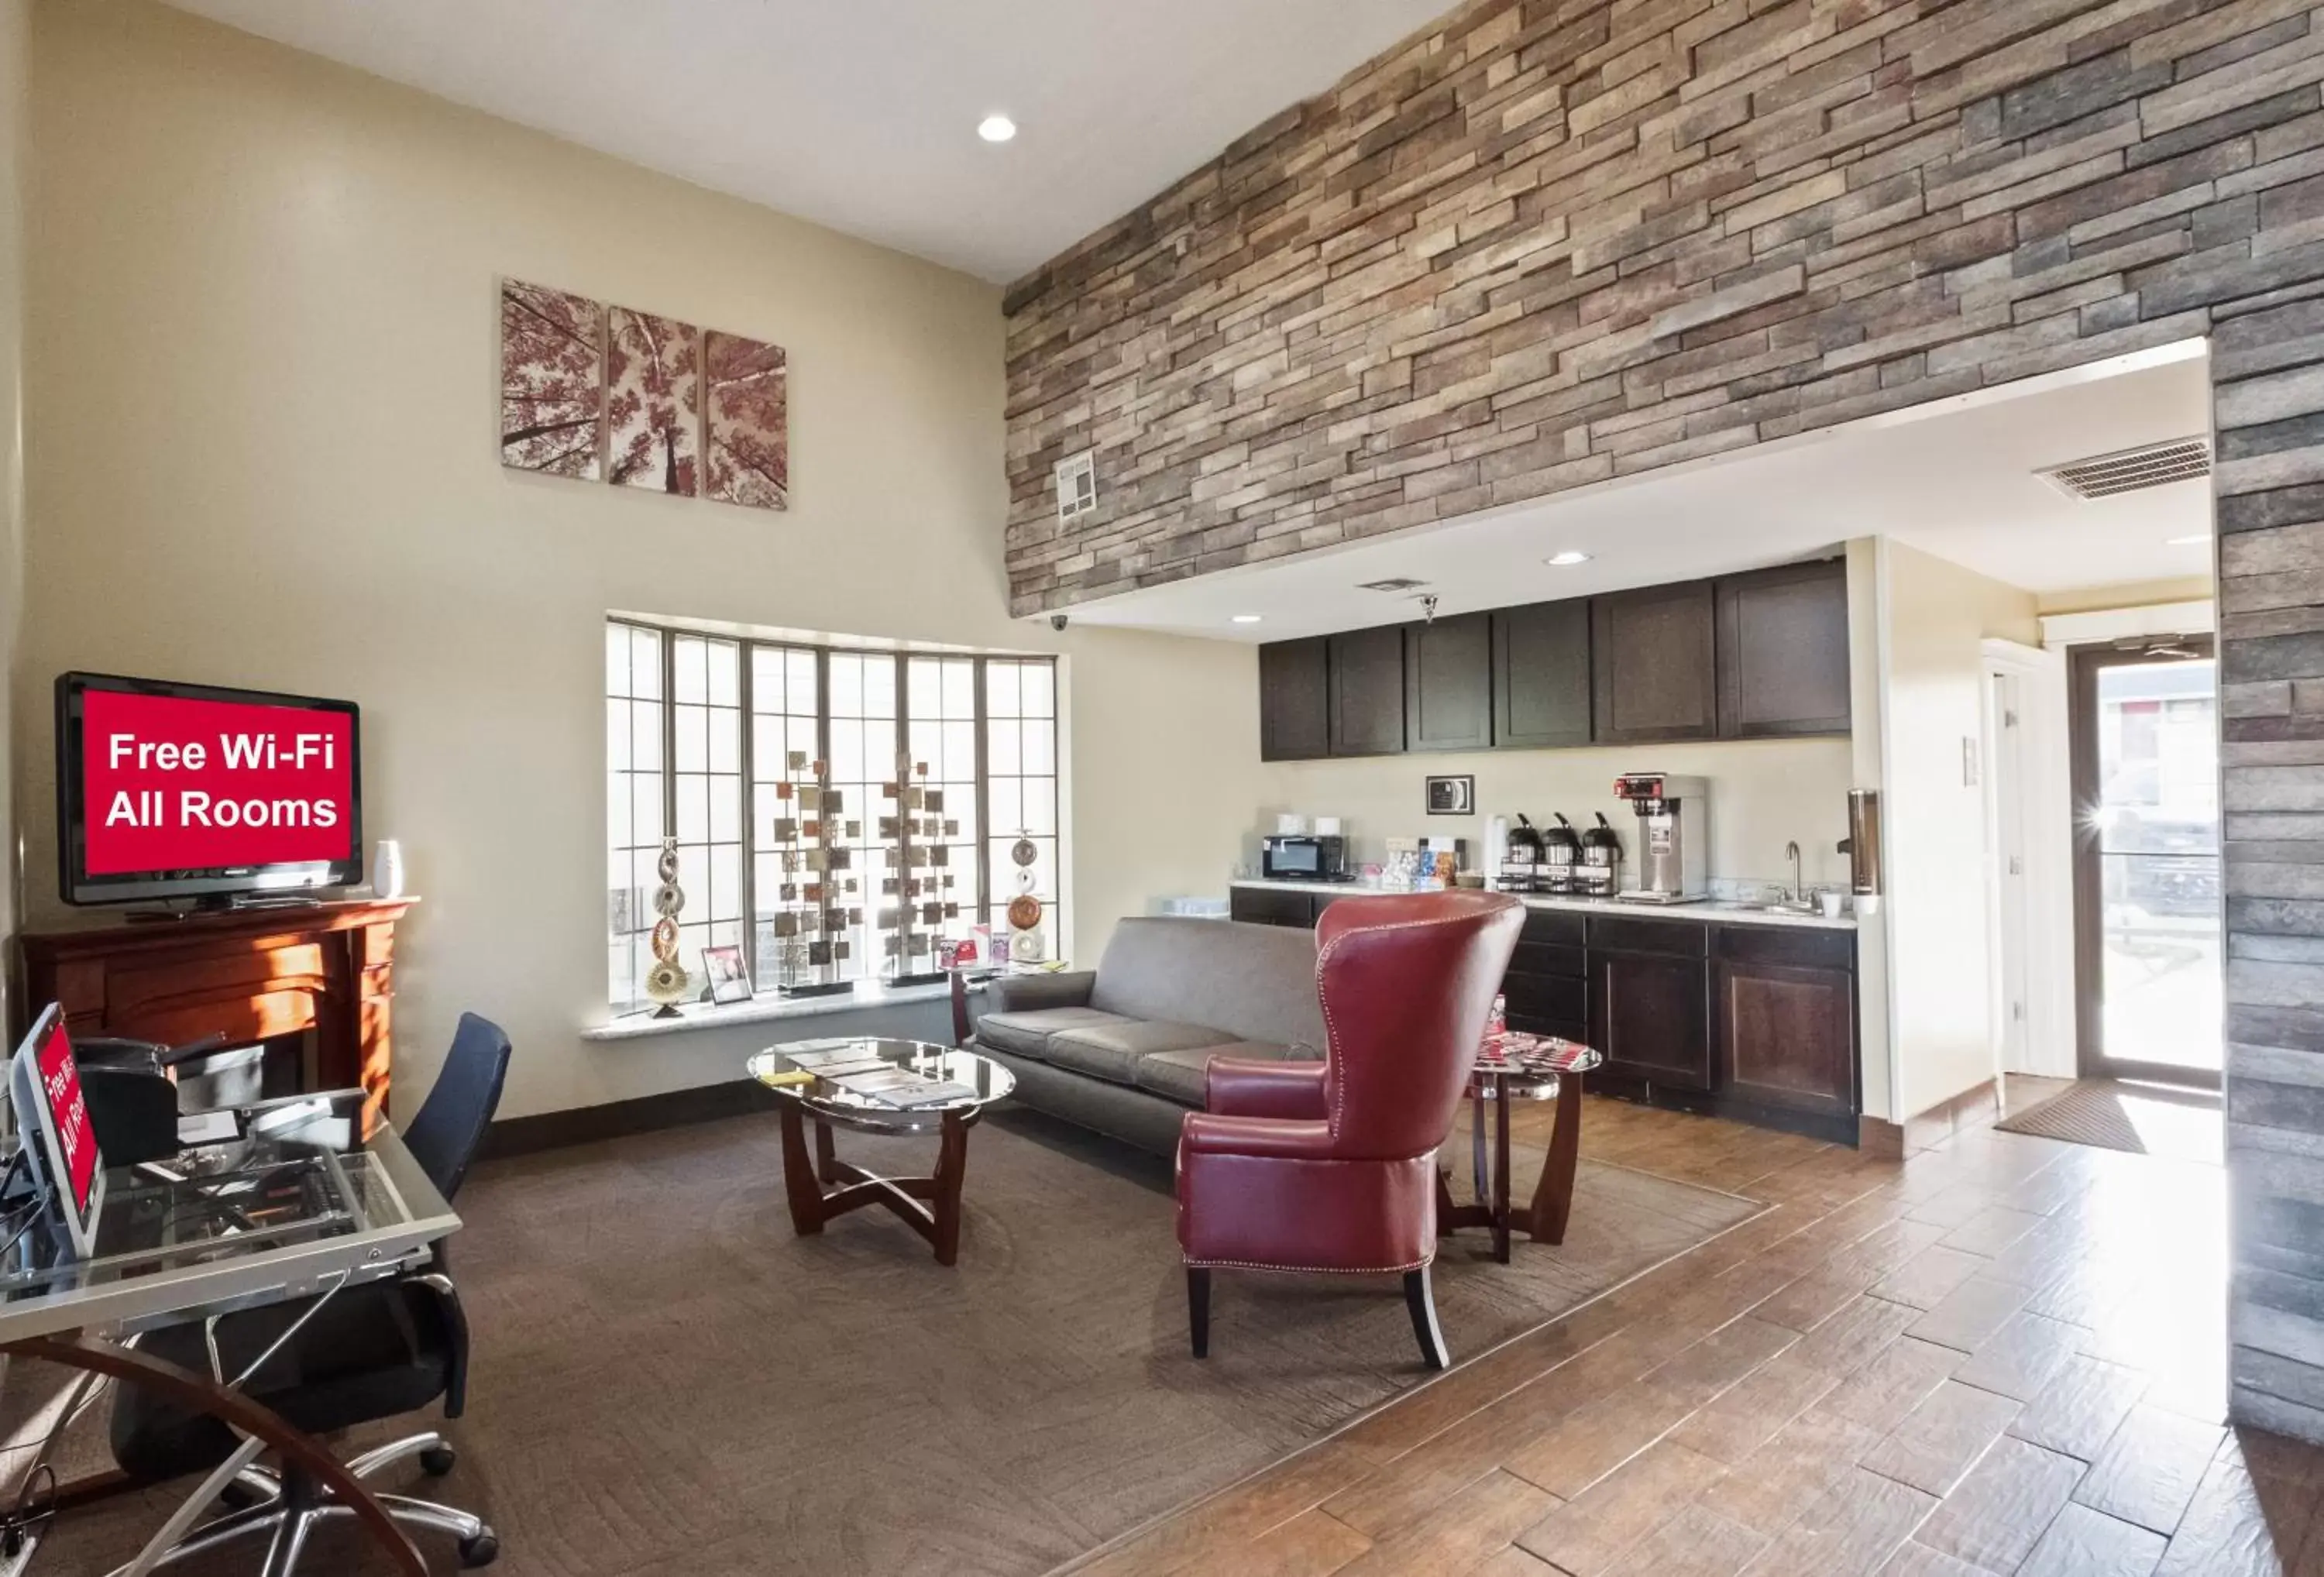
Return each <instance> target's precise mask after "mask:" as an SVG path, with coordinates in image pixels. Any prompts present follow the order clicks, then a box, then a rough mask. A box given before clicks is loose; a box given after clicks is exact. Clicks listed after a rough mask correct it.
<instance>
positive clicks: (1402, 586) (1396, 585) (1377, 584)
mask: <svg viewBox="0 0 2324 1577" xmlns="http://www.w3.org/2000/svg"><path fill="white" fill-rule="evenodd" d="M1427 584H1428V583H1427V582H1426V581H1425V580H1414V579H1413V578H1412V577H1411V576H1397V577H1396V578H1395V579H1394V580H1367V581H1363V582H1360V583H1359V584H1358V586H1356V589H1357V590H1358V591H1376V592H1408V591H1418V590H1419V589H1420V588H1421V587H1422V586H1426V585H1427Z"/></svg>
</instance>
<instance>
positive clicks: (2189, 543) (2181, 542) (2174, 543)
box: [2163, 531, 2211, 548]
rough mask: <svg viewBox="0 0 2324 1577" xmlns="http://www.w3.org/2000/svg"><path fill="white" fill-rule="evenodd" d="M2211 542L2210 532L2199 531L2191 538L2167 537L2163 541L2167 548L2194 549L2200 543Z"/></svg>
mask: <svg viewBox="0 0 2324 1577" xmlns="http://www.w3.org/2000/svg"><path fill="white" fill-rule="evenodd" d="M2210 539H2211V533H2210V532H2209V531H2198V532H2196V533H2195V534H2194V535H2193V536H2191V537H2166V538H2164V539H2163V546H2164V547H2166V548H2192V547H2194V546H2195V545H2196V544H2198V543H2200V542H2208V541H2209V540H2210Z"/></svg>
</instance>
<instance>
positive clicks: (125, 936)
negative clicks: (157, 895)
mask: <svg viewBox="0 0 2324 1577" xmlns="http://www.w3.org/2000/svg"><path fill="white" fill-rule="evenodd" d="M415 901H417V900H415V899H409V898H399V899H335V900H331V901H327V902H323V903H318V904H315V905H312V906H304V907H297V908H289V907H286V908H247V909H226V910H221V911H219V912H217V913H214V914H204V913H196V914H190V915H187V916H185V917H184V918H179V919H171V920H143V921H132V920H129V919H127V918H125V917H121V916H115V917H113V918H110V919H108V920H106V921H103V922H100V923H97V924H95V925H92V926H89V927H86V928H84V929H79V930H71V931H30V932H26V933H25V934H24V935H23V936H21V937H19V938H18V942H19V945H20V947H21V949H22V953H23V981H24V991H23V995H22V996H21V997H20V998H19V1000H18V1014H19V1017H20V1018H25V1019H29V1017H30V1016H31V1015H32V1014H33V1013H35V1012H38V1011H39V1010H41V1009H42V1008H43V1007H45V1006H47V1005H48V1004H49V1003H50V1002H52V1001H53V1002H61V1003H63V1004H64V1010H65V1026H66V1028H68V1029H69V1031H70V1032H71V1033H73V1034H75V1035H124V1036H129V1037H134V1038H137V1039H141V1040H158V1041H161V1042H163V1043H165V1044H167V1045H172V1046H182V1045H185V1044H186V1043H187V1042H189V1041H193V1040H198V1039H200V1038H202V1037H204V1036H208V1035H224V1036H226V1037H227V1039H228V1043H229V1044H231V1045H236V1046H245V1045H250V1044H252V1043H254V1042H257V1041H263V1040H270V1039H272V1038H273V1037H276V1036H282V1035H295V1034H299V1033H300V1032H302V1031H304V1030H308V1029H312V1030H313V1031H314V1032H315V1054H316V1061H315V1074H316V1080H317V1087H318V1088H321V1089H346V1088H349V1087H351V1086H354V1085H357V1084H360V1085H362V1086H363V1089H364V1117H365V1118H366V1119H367V1120H368V1119H370V1118H374V1117H377V1116H380V1115H383V1114H384V1113H385V1112H386V1111H387V1102H388V1092H389V1085H390V1084H391V1083H392V1065H393V1054H392V1040H391V1037H390V1033H389V1029H390V1017H391V1015H390V1006H391V1004H392V1001H393V999H394V996H395V991H394V977H393V966H394V960H395V922H396V921H397V920H399V919H401V918H403V915H404V913H405V911H407V910H408V909H410V908H411V906H412V904H413V903H414V902H415ZM24 1028H25V1026H24V1025H23V1024H18V1025H17V1026H15V1027H14V1029H13V1030H12V1037H13V1036H21V1035H22V1034H23V1030H24Z"/></svg>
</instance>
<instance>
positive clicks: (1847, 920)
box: [1228, 877, 1856, 931]
mask: <svg viewBox="0 0 2324 1577" xmlns="http://www.w3.org/2000/svg"><path fill="white" fill-rule="evenodd" d="M1228 885H1229V886H1230V887H1237V888H1248V889H1250V890H1257V891H1264V892H1305V893H1317V894H1323V895H1325V896H1328V897H1332V898H1379V897H1381V896H1382V895H1383V890H1382V889H1380V888H1377V887H1366V886H1365V885H1364V884H1363V883H1361V882H1360V881H1267V880H1265V879H1263V878H1256V877H1253V878H1247V879H1244V880H1241V881H1232V882H1230V883H1228ZM1512 896H1514V897H1515V898H1516V899H1517V900H1518V901H1519V902H1521V903H1523V904H1524V905H1525V906H1526V908H1529V909H1552V910H1563V911H1566V912H1570V913H1576V914H1597V915H1620V916H1622V917H1624V918H1631V919H1654V920H1697V921H1700V922H1701V923H1703V924H1705V925H1712V924H1716V925H1722V926H1790V927H1802V928H1805V929H1812V930H1820V931H1853V930H1854V929H1856V917H1855V916H1854V915H1853V914H1844V915H1841V916H1840V918H1838V919H1829V920H1828V919H1826V918H1824V917H1823V916H1821V915H1820V914H1813V915H1807V914H1797V913H1794V912H1793V911H1791V910H1788V909H1769V908H1760V907H1758V906H1757V905H1754V904H1745V903H1730V902H1727V901H1724V900H1722V899H1704V900H1703V901H1701V902H1700V903H1674V904H1658V903H1637V902H1630V901H1625V900H1624V899H1618V898H1557V897H1553V896H1551V895H1548V894H1545V893H1533V892H1521V893H1516V894H1513V895H1512Z"/></svg>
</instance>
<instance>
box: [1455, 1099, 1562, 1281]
mask: <svg viewBox="0 0 2324 1577" xmlns="http://www.w3.org/2000/svg"><path fill="white" fill-rule="evenodd" d="M1480 1077H1482V1078H1486V1079H1490V1080H1492V1081H1494V1082H1495V1084H1496V1088H1495V1090H1494V1092H1493V1094H1494V1098H1493V1099H1492V1100H1490V1101H1482V1100H1476V1099H1475V1096H1474V1093H1472V1094H1471V1101H1472V1102H1473V1104H1472V1106H1471V1124H1472V1127H1471V1139H1470V1143H1471V1154H1472V1157H1473V1158H1474V1161H1475V1165H1476V1174H1477V1176H1476V1187H1477V1203H1474V1204H1455V1203H1453V1202H1452V1185H1451V1184H1450V1183H1449V1182H1448V1181H1447V1179H1446V1176H1445V1174H1444V1173H1443V1172H1441V1171H1440V1172H1439V1173H1437V1175H1436V1230H1437V1231H1440V1232H1452V1231H1460V1230H1461V1229H1462V1227H1490V1228H1491V1229H1492V1232H1493V1258H1494V1259H1497V1260H1499V1261H1500V1263H1502V1264H1504V1265H1506V1264H1508V1262H1509V1233H1510V1231H1512V1229H1517V1228H1522V1229H1523V1230H1524V1231H1525V1233H1526V1236H1527V1237H1529V1238H1531V1239H1532V1240H1534V1241H1535V1242H1536V1243H1563V1241H1565V1222H1566V1220H1567V1218H1568V1217H1569V1216H1571V1215H1572V1212H1573V1174H1574V1169H1575V1167H1577V1166H1578V1165H1579V1163H1580V1161H1581V1158H1582V1075H1581V1074H1577V1073H1569V1074H1560V1075H1559V1076H1558V1081H1557V1113H1556V1116H1555V1118H1554V1120H1553V1123H1552V1126H1551V1129H1550V1137H1549V1154H1548V1156H1547V1157H1546V1158H1545V1160H1544V1161H1543V1162H1542V1167H1541V1180H1540V1181H1539V1182H1537V1183H1535V1185H1534V1190H1533V1199H1532V1201H1531V1203H1528V1204H1527V1205H1526V1208H1525V1209H1524V1211H1523V1212H1522V1213H1520V1212H1518V1211H1516V1210H1514V1209H1512V1208H1511V1206H1510V1202H1509V1092H1508V1074H1502V1073H1488V1074H1481V1075H1480ZM1487 1106H1490V1107H1491V1108H1492V1109H1493V1132H1492V1140H1491V1142H1490V1143H1489V1144H1488V1143H1487V1141H1486V1138H1485V1108H1486V1107H1487Z"/></svg>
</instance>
